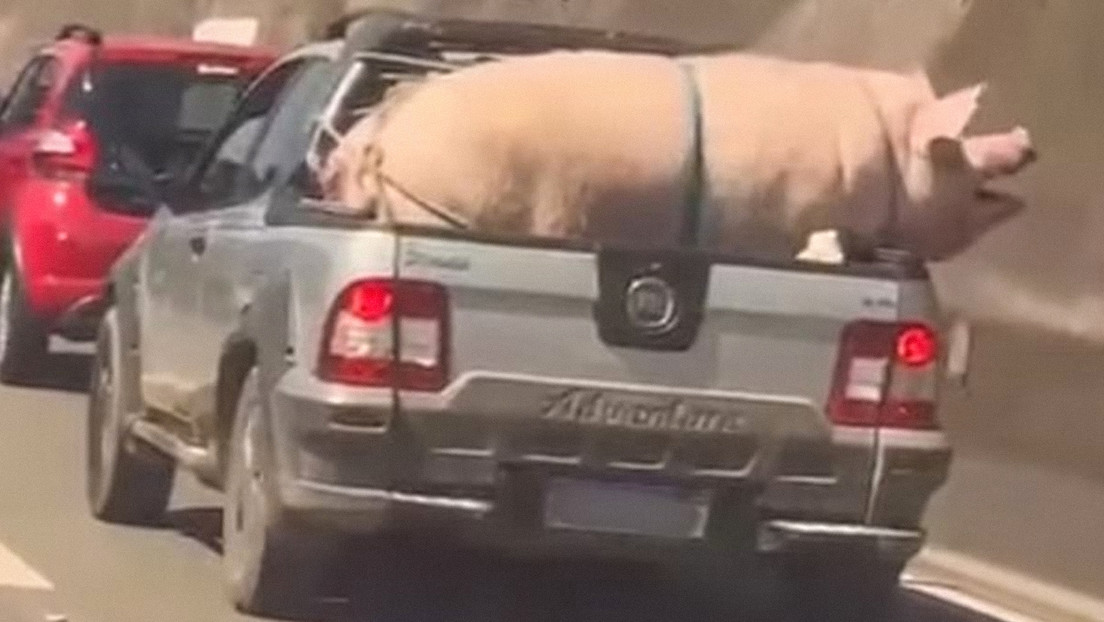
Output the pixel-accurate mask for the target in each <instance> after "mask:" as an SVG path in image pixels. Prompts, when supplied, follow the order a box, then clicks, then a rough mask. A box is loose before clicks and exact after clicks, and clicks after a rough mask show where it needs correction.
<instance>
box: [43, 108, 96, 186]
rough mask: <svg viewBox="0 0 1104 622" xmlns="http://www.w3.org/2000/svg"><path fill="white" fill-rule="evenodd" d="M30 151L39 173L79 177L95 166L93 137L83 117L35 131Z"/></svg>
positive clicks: (72, 177)
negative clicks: (39, 132) (55, 127)
mask: <svg viewBox="0 0 1104 622" xmlns="http://www.w3.org/2000/svg"><path fill="white" fill-rule="evenodd" d="M32 153H33V158H34V165H35V168H36V169H37V170H38V172H39V174H40V175H42V176H43V177H47V178H50V179H69V180H77V181H79V180H82V179H84V178H85V177H87V175H88V174H89V173H90V172H91V171H92V169H93V167H94V166H95V163H96V141H95V139H94V138H93V137H92V132H90V131H89V129H88V125H87V124H86V123H85V122H84V121H72V122H69V123H66V124H64V125H63V126H61V127H60V128H58V129H50V130H46V131H44V132H42V133H41V134H39V136H38V139H37V141H36V142H35V145H34V149H33V152H32Z"/></svg>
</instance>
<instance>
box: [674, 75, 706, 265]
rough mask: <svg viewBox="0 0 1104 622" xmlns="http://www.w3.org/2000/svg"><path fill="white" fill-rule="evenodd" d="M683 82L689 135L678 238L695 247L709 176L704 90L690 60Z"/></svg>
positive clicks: (699, 238)
mask: <svg viewBox="0 0 1104 622" xmlns="http://www.w3.org/2000/svg"><path fill="white" fill-rule="evenodd" d="M679 67H680V68H681V69H682V74H683V78H684V80H683V85H684V87H685V91H686V100H687V107H688V110H689V117H688V118H689V123H688V128H687V135H688V137H689V142H690V144H689V145H688V146H687V149H686V152H687V157H686V164H685V166H684V168H683V179H684V180H685V188H686V195H685V197H684V202H683V211H684V216H685V218H683V221H682V232H681V235H680V236H679V241H680V242H681V243H682V245H683V246H686V247H696V246H698V244H699V243H700V242H701V225H702V213H703V212H704V211H705V197H706V183H707V182H706V178H705V153H704V151H703V149H704V144H703V137H702V135H703V131H704V130H703V127H702V125H703V119H702V98H701V90H700V88H699V87H698V79H697V75H696V74H695V72H694V66H693V65H691V64H690V63H689V62H680V63H679Z"/></svg>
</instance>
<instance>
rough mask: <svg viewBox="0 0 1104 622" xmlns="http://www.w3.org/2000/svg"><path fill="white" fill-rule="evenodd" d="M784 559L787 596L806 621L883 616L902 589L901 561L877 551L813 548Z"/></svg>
mask: <svg viewBox="0 0 1104 622" xmlns="http://www.w3.org/2000/svg"><path fill="white" fill-rule="evenodd" d="M780 562H781V564H780V565H781V568H780V570H781V578H782V581H783V586H784V587H783V593H782V597H783V600H784V602H785V605H786V606H787V607H788V608H789V609H790V610H791V611H792V613H794V614H796V616H795V617H796V619H797V620H799V621H801V622H806V621H808V622H812V621H814V620H815V621H817V622H882V621H883V620H887V619H894V618H893V616H892V615H891V613H892V612H893V610H894V606H895V603H896V601H897V595H898V593H899V591H900V587H899V584H900V575H901V571H902V569H903V568H904V564H903V563H901V562H889V561H885V560H881V559H878V558H877V557H876V556H874V555H873V554H850V553H835V554H822V553H809V554H806V555H798V556H793V557H787V558H785V559H783V560H780Z"/></svg>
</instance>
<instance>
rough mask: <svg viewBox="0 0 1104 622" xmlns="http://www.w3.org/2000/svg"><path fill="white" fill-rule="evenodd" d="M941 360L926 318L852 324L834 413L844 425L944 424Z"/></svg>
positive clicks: (836, 382) (831, 405) (843, 342)
mask: <svg viewBox="0 0 1104 622" xmlns="http://www.w3.org/2000/svg"><path fill="white" fill-rule="evenodd" d="M938 364H939V339H938V336H937V335H936V333H935V331H933V330H932V329H931V328H929V327H928V326H926V325H924V324H917V323H883V322H869V321H860V322H854V323H852V324H848V325H847V326H846V327H845V328H844V329H843V333H842V334H841V336H840V350H839V358H838V360H837V362H836V370H835V377H834V378H833V382H832V391H831V395H830V397H829V401H828V417H829V419H830V420H831V421H832V423H833V424H835V425H841V426H858V427H885V428H906V429H914V430H924V429H935V428H938V422H937V421H936V419H935V398H936V383H937V379H938V374H937V371H938V369H937V368H938Z"/></svg>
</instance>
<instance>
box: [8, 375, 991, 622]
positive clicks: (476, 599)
mask: <svg viewBox="0 0 1104 622" xmlns="http://www.w3.org/2000/svg"><path fill="white" fill-rule="evenodd" d="M83 363H84V361H83V360H82V357H79V356H72V355H68V356H63V357H60V358H59V365H58V369H57V374H56V376H55V377H54V378H53V380H52V381H51V384H53V385H55V388H52V389H51V388H11V387H2V388H0V545H2V546H0V620H5V621H8V620H11V621H14V622H29V621H32V620H34V621H38V622H42V621H52V622H57V621H60V620H63V619H64V620H70V621H73V622H131V621H133V622H147V621H148V622H153V621H157V622H185V621H187V622H197V621H203V622H206V621H223V620H243V619H246V618H244V617H243V616H239V615H237V614H235V613H234V612H233V611H232V610H231V608H230V607H229V606H228V605H227V604H226V603H225V600H224V598H223V596H222V592H221V587H220V584H219V563H220V560H219V552H218V549H219V542H218V525H219V520H220V518H219V516H220V514H219V510H218V497H217V496H216V495H214V494H212V493H210V492H208V491H205V490H203V489H201V488H200V487H199V486H198V485H197V484H195V483H194V482H193V481H192V480H191V478H189V477H178V479H177V489H176V491H175V493H174V500H173V503H172V509H171V512H170V514H169V516H168V520H167V521H166V523H165V524H164V525H163V526H162V527H160V528H154V529H140V528H133V527H116V526H109V525H104V524H100V523H97V522H96V521H94V520H92V519H91V518H90V517H89V515H88V513H87V511H86V509H85V503H84V492H83V483H84V480H83V473H82V461H83V454H84V452H83V435H84V396H83V394H82V392H81V390H80V388H81V386H82V384H83V382H82V377H83V373H84V371H83V369H84V368H83ZM400 551H401V552H397V553H392V554H391V556H390V557H389V558H388V559H389V560H390V561H389V563H388V564H386V565H382V566H381V565H380V564H375V565H370V564H363V563H362V561H363V560H362V559H360V554H359V553H357V552H356V551H355V550H354V551H353V552H351V553H350V556H349V560H348V562H347V564H346V565H345V567H344V570H345V572H344V573H343V577H342V579H341V580H335V581H334V582H333V588H334V589H333V590H332V591H333V595H332V596H331V597H328V598H326V599H325V600H324V602H322V603H321V604H320V607H319V616H320V617H321V618H323V619H329V620H371V621H373V622H379V621H391V620H395V621H398V620H402V621H407V620H427V621H428V620H432V621H434V622H438V621H444V620H448V621H452V620H457V621H459V620H479V621H495V620H503V621H507V620H508V621H510V622H521V621H525V622H530V621H533V622H536V621H544V620H548V621H552V620H569V621H572V622H587V621H590V620H594V621H598V620H601V621H602V622H616V621H619V620H625V621H630V620H631V621H634V622H635V621H656V622H661V621H662V622H666V621H674V620H679V621H682V620H695V621H697V620H726V621H731V620H747V621H750V622H755V621H756V620H760V619H766V618H768V617H769V616H763V615H761V614H760V613H758V612H757V610H756V609H755V608H754V607H753V606H751V605H749V604H748V598H746V597H745V596H742V595H741V594H740V593H739V591H737V590H733V589H732V588H731V582H729V581H728V580H727V578H726V577H724V576H716V575H712V576H709V573H707V572H705V573H698V574H680V575H679V577H680V578H673V577H672V575H670V574H665V573H663V572H659V571H655V570H652V569H648V568H641V567H631V566H619V565H611V564H601V563H597V562H579V563H558V564H550V563H547V562H543V563H542V562H535V561H528V562H526V561H517V560H514V561H508V560H504V559H502V558H499V557H496V556H494V555H491V554H485V555H480V554H472V553H470V552H468V553H464V552H461V551H453V552H444V553H441V552H432V553H431V552H426V551H422V552H417V551H416V550H415V549H409V548H407V549H400ZM703 575H706V576H705V577H703ZM900 609H901V611H900V613H899V614H898V615H896V616H895V618H894V619H895V620H900V621H901V622H904V621H908V622H987V621H990V620H991V618H987V617H985V616H982V615H980V614H975V613H971V612H967V611H964V610H961V609H957V608H956V607H954V606H951V605H949V604H946V603H943V602H940V601H937V600H935V599H933V598H930V597H927V596H923V595H921V594H918V593H912V592H902V597H901V607H900ZM887 622H888V621H887Z"/></svg>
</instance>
